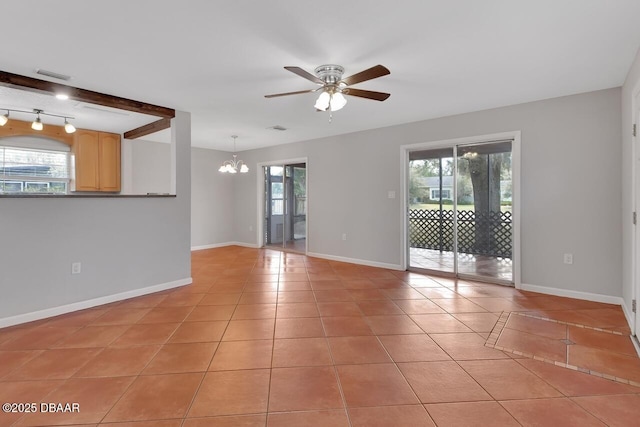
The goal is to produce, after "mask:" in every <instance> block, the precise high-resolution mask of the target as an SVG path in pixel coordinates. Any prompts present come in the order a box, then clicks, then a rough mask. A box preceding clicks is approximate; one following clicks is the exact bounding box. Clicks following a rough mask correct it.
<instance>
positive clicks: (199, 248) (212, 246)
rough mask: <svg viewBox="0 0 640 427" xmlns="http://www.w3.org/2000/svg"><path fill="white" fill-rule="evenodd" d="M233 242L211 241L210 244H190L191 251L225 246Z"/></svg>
mask: <svg viewBox="0 0 640 427" xmlns="http://www.w3.org/2000/svg"><path fill="white" fill-rule="evenodd" d="M232 244H233V243H229V242H226V243H213V244H211V245H201V246H191V250H192V251H201V250H204V249H214V248H224V247H225V246H231V245H232Z"/></svg>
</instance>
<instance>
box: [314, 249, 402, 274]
mask: <svg viewBox="0 0 640 427" xmlns="http://www.w3.org/2000/svg"><path fill="white" fill-rule="evenodd" d="M307 256H312V257H316V258H322V259H328V260H330V261H340V262H348V263H350V264H359V265H366V266H369V267H379V268H386V269H389V270H403V268H402V267H401V266H400V264H387V263H384V262H376V261H368V260H365V259H356V258H347V257H341V256H335V255H327V254H319V253H316V252H307Z"/></svg>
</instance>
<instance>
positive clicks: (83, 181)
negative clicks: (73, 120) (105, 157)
mask: <svg viewBox="0 0 640 427" xmlns="http://www.w3.org/2000/svg"><path fill="white" fill-rule="evenodd" d="M73 151H74V155H75V169H76V185H75V187H76V191H97V190H98V189H99V188H100V166H99V159H100V150H99V143H98V133H97V132H93V131H86V130H80V129H78V131H77V132H76V136H75V141H74V146H73Z"/></svg>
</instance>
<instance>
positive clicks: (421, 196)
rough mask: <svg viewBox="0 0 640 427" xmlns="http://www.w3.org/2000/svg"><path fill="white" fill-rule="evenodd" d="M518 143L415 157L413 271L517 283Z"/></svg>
mask: <svg viewBox="0 0 640 427" xmlns="http://www.w3.org/2000/svg"><path fill="white" fill-rule="evenodd" d="M511 152H512V141H511V140H507V141H495V142H485V143H481V144H465V145H455V146H451V147H446V148H440V149H430V150H420V151H413V152H410V153H409V212H408V215H409V218H408V227H409V230H408V236H409V239H408V240H409V267H410V268H411V269H420V270H428V271H437V272H440V273H443V274H445V275H450V276H456V277H470V278H476V279H481V280H486V281H491V282H496V283H509V284H510V283H513V281H514V278H513V227H512V211H511V201H512V196H513V195H512V173H511Z"/></svg>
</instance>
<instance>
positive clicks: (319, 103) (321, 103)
mask: <svg viewBox="0 0 640 427" xmlns="http://www.w3.org/2000/svg"><path fill="white" fill-rule="evenodd" d="M330 102H331V95H330V94H329V92H327V91H323V92H322V93H321V94H320V96H319V97H318V99H317V100H316V103H315V105H314V107H315V108H316V110H321V111H327V108H329V103H330Z"/></svg>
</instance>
